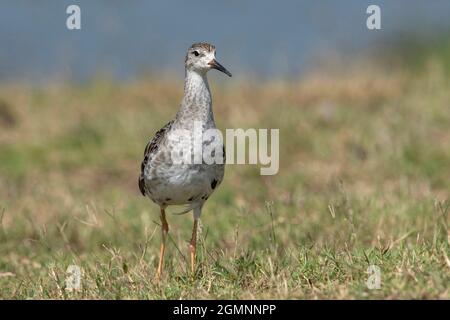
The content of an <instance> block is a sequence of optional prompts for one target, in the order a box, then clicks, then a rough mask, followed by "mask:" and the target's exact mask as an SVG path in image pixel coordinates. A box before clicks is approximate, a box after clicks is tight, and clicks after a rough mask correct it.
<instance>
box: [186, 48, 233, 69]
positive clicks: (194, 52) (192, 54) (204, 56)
mask: <svg viewBox="0 0 450 320" xmlns="http://www.w3.org/2000/svg"><path fill="white" fill-rule="evenodd" d="M185 65H186V70H189V71H195V72H198V73H200V74H206V72H208V71H209V70H210V69H216V70H219V71H221V72H223V73H225V74H226V75H228V76H229V77H231V73H230V72H229V71H228V70H227V69H225V67H224V66H222V65H221V64H220V63H219V62H217V60H216V48H215V47H214V46H213V45H212V44H209V43H206V42H199V43H194V44H193V45H192V46H191V47H190V48H189V49H188V52H187V54H186V60H185Z"/></svg>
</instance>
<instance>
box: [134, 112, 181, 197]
mask: <svg viewBox="0 0 450 320" xmlns="http://www.w3.org/2000/svg"><path fill="white" fill-rule="evenodd" d="M172 124H173V120H172V121H170V122H168V123H167V124H166V125H165V126H164V127H162V128H161V129H159V130H158V131H157V132H156V133H155V136H154V137H153V139H152V140H151V141H150V142H149V143H147V146H146V147H145V151H144V160H143V161H142V163H141V174H140V176H139V180H138V185H139V190H141V193H142V195H143V196H144V197H145V195H146V193H147V190H146V186H145V180H144V170H145V167H146V166H147V163H148V162H149V161H150V159H151V157H152V155H153V154H155V153H156V151H158V145H159V144H160V142H161V140H162V139H163V138H164V137H165V135H166V133H167V131H169V130H170V128H171V126H172Z"/></svg>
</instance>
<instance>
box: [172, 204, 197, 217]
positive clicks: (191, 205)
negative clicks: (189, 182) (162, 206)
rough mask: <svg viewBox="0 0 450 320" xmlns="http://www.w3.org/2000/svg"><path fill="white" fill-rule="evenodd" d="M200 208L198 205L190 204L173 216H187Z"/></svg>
mask: <svg viewBox="0 0 450 320" xmlns="http://www.w3.org/2000/svg"><path fill="white" fill-rule="evenodd" d="M197 206H198V204H194V203H191V204H188V205H186V206H185V207H184V209H183V210H182V211H181V212H174V213H173V214H175V215H177V216H181V215H182V214H186V213H188V212H189V211H191V210H194V209H195V208H196V207H197Z"/></svg>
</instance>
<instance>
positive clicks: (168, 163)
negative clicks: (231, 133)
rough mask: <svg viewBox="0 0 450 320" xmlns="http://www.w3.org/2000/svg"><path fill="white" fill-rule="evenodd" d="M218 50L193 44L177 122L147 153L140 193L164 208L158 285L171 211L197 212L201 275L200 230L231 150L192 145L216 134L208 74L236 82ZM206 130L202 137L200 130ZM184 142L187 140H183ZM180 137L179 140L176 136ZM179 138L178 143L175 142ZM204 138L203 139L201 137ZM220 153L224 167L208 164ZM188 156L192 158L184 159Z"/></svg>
mask: <svg viewBox="0 0 450 320" xmlns="http://www.w3.org/2000/svg"><path fill="white" fill-rule="evenodd" d="M215 54H216V49H215V47H214V46H213V45H211V44H209V43H205V42H200V43H195V44H193V45H192V46H191V47H190V48H189V49H188V51H187V54H186V58H185V79H184V96H183V99H182V101H181V106H180V108H179V110H178V112H177V114H176V116H175V118H174V119H173V120H172V121H170V122H169V123H167V124H166V125H165V126H164V127H163V128H162V129H160V130H159V131H157V132H156V134H155V136H154V137H153V139H151V140H150V142H149V143H148V144H147V146H146V147H145V151H144V160H143V161H142V164H141V174H140V176H139V189H140V191H141V193H142V195H143V196H145V197H148V198H150V199H151V200H152V201H153V202H154V203H156V204H157V205H159V207H160V219H161V232H162V241H161V248H160V255H159V263H158V269H157V272H156V279H157V280H159V279H160V277H161V274H162V272H163V267H164V253H165V249H166V238H167V234H168V232H169V225H168V223H167V219H166V212H165V210H166V208H167V206H170V205H186V206H187V207H186V208H185V210H184V211H183V212H181V213H186V212H189V211H191V210H192V211H193V216H194V225H193V229H192V237H191V240H190V242H189V251H190V258H191V259H190V262H191V272H192V274H195V258H196V244H197V227H198V221H199V218H200V216H201V213H202V208H203V205H204V204H205V202H206V200H208V198H209V196H210V195H211V194H212V193H213V192H214V190H215V189H217V187H218V186H219V185H220V183H221V182H222V179H223V175H224V169H225V148H224V146H223V142H222V140H221V139H216V138H214V139H210V140H208V141H203V140H201V141H202V142H201V146H202V147H201V148H195V147H194V146H192V144H191V142H192V140H195V139H197V138H199V137H198V135H199V133H200V135H203V133H204V132H205V131H207V130H210V129H213V130H214V129H216V124H215V122H214V114H213V110H212V100H211V92H210V89H209V85H208V80H207V77H206V74H207V72H208V71H209V70H211V69H216V70H219V71H221V72H223V73H225V74H226V75H228V76H230V77H231V73H230V72H229V71H228V70H227V69H225V67H223V66H222V65H221V64H220V63H219V62H217V60H216V57H215ZM199 124H200V131H198V130H196V129H195V127H196V125H197V127H198V125H199ZM180 132H181V133H182V134H181V137H183V138H187V139H180ZM175 133H177V134H175ZM174 137H175V138H174ZM200 138H201V137H200ZM205 144H207V145H208V148H209V150H219V151H220V152H218V154H220V153H222V154H221V155H219V156H220V157H221V158H222V161H217V162H214V163H209V162H208V163H206V162H205V161H204V159H203V158H202V150H203V149H204V147H205ZM186 150H187V151H188V152H185V153H187V154H189V155H190V157H191V158H190V159H199V158H200V159H201V161H200V162H198V161H197V162H196V161H184V162H180V161H175V160H176V159H174V155H176V154H178V155H182V154H183V151H186ZM184 156H186V154H185V155H184Z"/></svg>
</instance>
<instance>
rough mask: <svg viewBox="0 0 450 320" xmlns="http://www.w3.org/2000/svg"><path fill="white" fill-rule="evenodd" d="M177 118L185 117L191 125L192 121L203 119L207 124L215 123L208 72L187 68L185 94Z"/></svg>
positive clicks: (184, 119)
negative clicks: (202, 72) (203, 72)
mask: <svg viewBox="0 0 450 320" xmlns="http://www.w3.org/2000/svg"><path fill="white" fill-rule="evenodd" d="M177 119H178V120H180V119H183V121H184V122H185V123H186V125H191V123H190V122H194V121H201V122H202V123H203V124H205V125H206V126H210V125H214V115H213V112H212V106H211V92H210V90H209V85H208V79H207V78H206V73H205V74H201V73H198V72H195V71H190V70H186V76H185V79H184V96H183V100H182V102H181V107H180V110H179V111H178V114H177Z"/></svg>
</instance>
